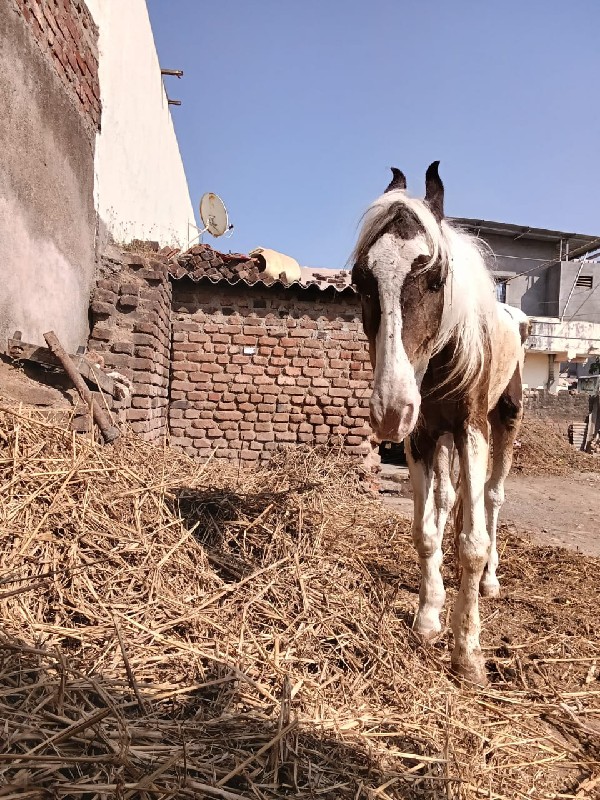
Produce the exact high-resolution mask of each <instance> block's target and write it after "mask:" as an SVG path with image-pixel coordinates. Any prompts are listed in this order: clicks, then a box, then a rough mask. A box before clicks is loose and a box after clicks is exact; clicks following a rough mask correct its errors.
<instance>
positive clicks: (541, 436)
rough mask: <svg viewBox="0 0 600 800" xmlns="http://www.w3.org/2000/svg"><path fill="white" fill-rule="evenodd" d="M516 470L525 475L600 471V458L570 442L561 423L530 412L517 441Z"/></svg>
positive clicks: (514, 468) (515, 452)
mask: <svg viewBox="0 0 600 800" xmlns="http://www.w3.org/2000/svg"><path fill="white" fill-rule="evenodd" d="M513 471H514V472H518V473H521V474H522V475H570V474H572V473H574V472H600V459H598V458H596V457H595V456H593V455H590V454H588V453H583V452H581V451H580V450H577V449H576V448H575V447H573V446H572V445H571V444H569V441H568V439H567V437H566V436H565V434H564V431H563V429H562V428H561V426H560V425H559V423H556V422H552V421H551V420H548V419H541V418H539V417H535V416H533V415H532V416H529V415H527V414H526V415H525V418H524V420H523V425H522V426H521V430H520V431H519V435H518V436H517V441H516V442H515V447H514V459H513Z"/></svg>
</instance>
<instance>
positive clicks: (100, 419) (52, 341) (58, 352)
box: [44, 331, 121, 443]
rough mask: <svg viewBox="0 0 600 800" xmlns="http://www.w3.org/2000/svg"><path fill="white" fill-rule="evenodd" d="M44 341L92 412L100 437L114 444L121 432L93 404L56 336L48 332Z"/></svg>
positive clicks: (96, 405)
mask: <svg viewBox="0 0 600 800" xmlns="http://www.w3.org/2000/svg"><path fill="white" fill-rule="evenodd" d="M44 339H45V340H46V344H47V345H48V347H49V348H50V350H51V351H52V352H53V353H54V355H55V356H56V357H57V358H58V360H59V361H60V363H61V364H62V366H63V368H64V370H65V372H66V373H67V375H68V376H69V378H71V380H72V381H73V386H74V387H75V388H76V389H77V391H78V392H79V394H80V395H81V398H82V400H83V401H84V403H87V405H88V406H89V407H90V409H91V411H92V415H93V417H94V422H95V423H96V425H97V426H98V427H99V428H100V430H101V432H102V436H104V441H105V442H107V443H108V442H114V441H115V439H118V438H119V436H120V435H121V432H120V431H119V429H118V428H117V427H115V426H114V425H113V424H112V421H111V419H110V417H109V416H108V414H107V413H106V411H105V410H104V409H103V408H101V407H100V406H99V405H98V403H95V402H94V398H93V396H92V393H91V392H90V390H89V389H88V387H87V386H86V385H85V381H84V380H83V378H82V377H81V375H80V374H79V372H78V371H77V370H76V369H75V366H74V364H73V362H72V361H71V359H70V358H69V355H68V354H67V352H66V351H65V349H64V348H63V346H62V345H61V343H60V342H59V340H58V337H57V335H56V334H55V333H54V331H48V333H45V334H44Z"/></svg>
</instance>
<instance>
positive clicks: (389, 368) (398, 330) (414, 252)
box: [369, 233, 428, 442]
mask: <svg viewBox="0 0 600 800" xmlns="http://www.w3.org/2000/svg"><path fill="white" fill-rule="evenodd" d="M427 253H428V249H427V242H426V240H425V237H424V236H418V237H415V238H414V239H410V240H409V241H404V240H402V239H399V238H397V237H395V236H393V235H392V234H390V233H386V234H384V235H383V236H382V237H381V238H380V239H379V240H378V241H377V242H375V244H374V245H373V247H372V248H371V250H370V252H369V267H370V269H371V271H372V273H373V275H374V276H375V278H376V279H377V285H378V291H379V303H380V307H381V321H380V324H379V331H378V333H377V339H376V344H375V347H376V353H377V359H376V366H375V375H374V381H373V394H372V396H371V404H370V405H371V427H372V428H373V432H374V433H375V435H376V436H377V437H378V438H379V439H380V440H382V441H392V442H400V441H402V439H404V438H405V437H406V436H408V434H409V433H410V432H411V431H412V430H413V428H414V427H415V425H416V422H417V418H418V416H419V407H420V404H421V396H420V394H419V389H418V386H417V381H416V379H415V370H414V367H413V366H412V364H411V363H410V361H409V360H408V357H407V355H406V352H405V350H404V345H403V343H402V305H401V293H402V286H403V284H404V281H405V279H406V276H407V275H408V273H409V272H410V269H411V266H412V264H413V262H414V260H415V259H416V258H417V257H418V256H420V255H423V254H427ZM420 378H422V376H420Z"/></svg>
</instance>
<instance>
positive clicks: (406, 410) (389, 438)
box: [371, 398, 419, 443]
mask: <svg viewBox="0 0 600 800" xmlns="http://www.w3.org/2000/svg"><path fill="white" fill-rule="evenodd" d="M418 416H419V404H418V403H407V404H406V405H403V406H400V407H399V408H384V407H383V406H382V405H381V404H380V403H378V402H377V399H376V398H373V400H372V401H371V428H372V429H373V433H374V434H375V436H376V437H377V438H378V439H379V441H380V442H396V443H398V442H401V441H402V440H403V439H405V438H406V437H407V436H408V435H409V434H410V433H412V431H413V429H414V427H415V425H416V424H417V419H418Z"/></svg>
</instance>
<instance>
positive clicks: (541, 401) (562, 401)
mask: <svg viewBox="0 0 600 800" xmlns="http://www.w3.org/2000/svg"><path fill="white" fill-rule="evenodd" d="M524 406H525V414H526V415H530V416H536V417H549V418H550V419H554V420H557V421H568V422H571V421H573V420H581V421H583V420H584V419H585V418H586V416H587V415H588V414H589V397H588V395H587V394H583V393H580V394H570V393H569V392H559V394H557V395H553V394H549V393H548V392H546V391H544V390H541V389H539V390H535V389H531V390H529V391H526V392H525V402H524Z"/></svg>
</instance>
